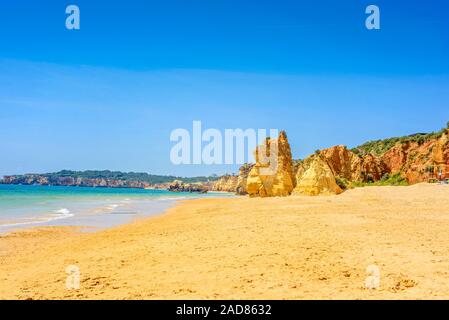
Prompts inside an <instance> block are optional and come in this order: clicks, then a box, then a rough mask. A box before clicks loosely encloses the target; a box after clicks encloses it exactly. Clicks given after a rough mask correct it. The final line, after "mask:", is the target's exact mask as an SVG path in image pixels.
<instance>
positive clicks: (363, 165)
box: [320, 145, 387, 182]
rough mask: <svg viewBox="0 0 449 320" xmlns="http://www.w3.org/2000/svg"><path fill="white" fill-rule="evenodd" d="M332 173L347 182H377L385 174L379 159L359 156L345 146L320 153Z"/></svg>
mask: <svg viewBox="0 0 449 320" xmlns="http://www.w3.org/2000/svg"><path fill="white" fill-rule="evenodd" d="M320 155H321V156H322V158H323V159H324V160H325V161H326V162H327V164H328V165H329V167H330V169H331V170H332V173H333V174H334V175H335V176H337V177H341V178H344V179H346V180H348V181H359V182H370V181H378V180H380V179H381V178H382V176H383V175H384V174H385V173H386V172H387V170H386V166H385V165H384V163H383V162H382V160H381V159H379V158H377V157H375V156H373V155H372V154H367V155H364V156H359V155H357V154H355V153H354V152H352V151H351V150H348V149H347V148H346V146H341V145H340V146H335V147H331V148H328V149H324V150H322V151H320Z"/></svg>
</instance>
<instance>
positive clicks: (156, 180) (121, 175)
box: [0, 170, 218, 189]
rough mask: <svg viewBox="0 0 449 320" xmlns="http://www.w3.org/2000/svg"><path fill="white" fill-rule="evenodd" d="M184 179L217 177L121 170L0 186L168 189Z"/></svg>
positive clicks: (22, 179) (18, 179)
mask: <svg viewBox="0 0 449 320" xmlns="http://www.w3.org/2000/svg"><path fill="white" fill-rule="evenodd" d="M181 179H182V180H183V181H184V182H185V183H196V182H203V183H204V184H208V183H210V181H214V180H216V179H218V178H216V177H193V178H178V177H175V176H160V175H151V174H147V173H135V172H129V173H125V172H119V171H109V170H104V171H69V170H63V171H60V172H56V173H46V174H25V175H12V176H5V177H4V178H3V179H2V180H0V183H1V184H22V185H50V186H78V187H105V188H139V189H144V188H147V189H150V188H152V189H167V188H168V186H169V185H170V183H171V182H172V181H174V180H181Z"/></svg>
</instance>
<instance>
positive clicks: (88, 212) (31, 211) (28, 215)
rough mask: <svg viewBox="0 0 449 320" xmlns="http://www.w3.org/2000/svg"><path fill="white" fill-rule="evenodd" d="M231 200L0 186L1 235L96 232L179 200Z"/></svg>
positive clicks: (132, 191) (183, 194) (118, 190)
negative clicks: (47, 229)
mask: <svg viewBox="0 0 449 320" xmlns="http://www.w3.org/2000/svg"><path fill="white" fill-rule="evenodd" d="M233 196H234V195H233V194H230V193H222V192H219V193H218V192H217V193H215V192H209V193H206V194H198V193H187V192H169V191H166V190H147V189H131V188H90V187H65V186H40V185H32V186H29V185H0V233H5V232H11V231H15V230H17V229H23V228H30V227H35V226H41V227H42V226H77V227H82V228H81V229H82V230H85V231H91V230H98V229H101V228H108V227H112V226H116V225H120V224H123V223H127V222H130V221H132V220H135V219H139V218H144V217H148V216H153V215H157V214H160V213H162V212H163V211H165V210H166V209H168V208H170V207H171V206H173V205H174V204H175V203H176V202H177V201H179V200H188V199H196V198H211V197H220V198H222V197H233Z"/></svg>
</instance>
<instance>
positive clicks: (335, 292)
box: [0, 184, 449, 299]
mask: <svg viewBox="0 0 449 320" xmlns="http://www.w3.org/2000/svg"><path fill="white" fill-rule="evenodd" d="M448 230H449V186H447V185H430V184H418V185H414V186H410V187H366V188H357V189H353V190H349V191H346V192H345V193H343V194H341V195H338V196H319V197H305V196H292V197H286V198H264V199H260V198H257V199H250V198H246V197H238V198H229V199H198V200H189V201H184V202H182V203H181V204H179V205H178V206H176V207H174V208H171V209H169V210H168V211H167V212H165V213H164V214H162V215H160V216H157V217H152V218H146V219H142V220H138V221H135V222H132V223H129V224H126V225H122V226H119V227H114V228H111V229H107V230H103V231H98V232H94V233H86V232H80V231H79V230H77V229H75V228H70V227H47V228H34V229H28V230H25V231H19V232H15V233H10V234H6V235H3V236H1V237H0V298H1V299H425V298H426V299H427V298H428V299H447V298H448V297H449V246H448V244H449V232H448ZM68 265H76V266H78V267H79V270H80V289H79V290H67V289H66V277H67V274H66V272H65V269H66V267H67V266H68ZM369 265H376V266H377V267H378V268H379V270H380V287H379V288H378V289H375V290H369V289H367V288H365V279H366V278H367V277H368V276H369V274H367V272H366V268H367V267H368V266H369Z"/></svg>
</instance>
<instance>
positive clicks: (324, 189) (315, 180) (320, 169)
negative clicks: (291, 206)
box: [292, 156, 342, 196]
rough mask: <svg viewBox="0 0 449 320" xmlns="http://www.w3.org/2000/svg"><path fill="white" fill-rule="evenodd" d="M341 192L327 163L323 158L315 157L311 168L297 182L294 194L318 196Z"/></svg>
mask: <svg viewBox="0 0 449 320" xmlns="http://www.w3.org/2000/svg"><path fill="white" fill-rule="evenodd" d="M341 192H342V190H341V188H340V187H339V186H338V185H337V182H336V181H335V176H334V174H333V172H332V170H331V169H330V167H329V165H328V164H327V162H326V161H325V160H323V159H322V158H321V157H319V156H315V157H313V158H312V162H311V164H310V166H309V167H308V168H307V170H306V171H305V172H304V173H303V174H302V175H301V177H300V179H299V180H298V181H297V184H296V187H295V189H294V190H293V193H292V194H293V195H307V196H317V195H333V194H340V193H341Z"/></svg>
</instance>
